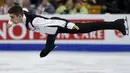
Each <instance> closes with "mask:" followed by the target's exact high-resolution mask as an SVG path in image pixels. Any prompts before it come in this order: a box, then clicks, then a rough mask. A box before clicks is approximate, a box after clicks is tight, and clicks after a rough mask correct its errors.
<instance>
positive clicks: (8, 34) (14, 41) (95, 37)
mask: <svg viewBox="0 0 130 73" xmlns="http://www.w3.org/2000/svg"><path fill="white" fill-rule="evenodd" d="M52 16H58V17H62V18H65V19H68V20H70V21H73V22H103V21H114V20H116V19H119V18H124V17H126V16H127V17H128V20H129V22H130V15H126V14H125V15H111V14H105V15H46V17H52ZM8 20H9V17H8V16H7V15H0V50H9V51H14V50H16V51H17V50H18V51H19V50H22V51H23V50H24V51H30V50H31V51H32V50H41V49H43V48H44V47H45V43H46V38H47V35H46V34H39V33H36V32H33V31H28V30H27V29H26V27H25V26H24V24H21V25H13V26H12V27H11V28H10V29H7V28H6V25H7V22H8ZM55 43H56V45H57V46H58V47H57V48H56V49H55V50H64V51H106V52H108V51H110V52H115V51H116V52H117V51H130V35H129V36H122V34H121V33H120V32H118V31H117V30H98V31H94V32H91V33H84V34H62V33H61V34H58V36H57V40H56V41H55Z"/></svg>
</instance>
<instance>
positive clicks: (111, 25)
mask: <svg viewBox="0 0 130 73" xmlns="http://www.w3.org/2000/svg"><path fill="white" fill-rule="evenodd" d="M75 24H76V25H77V26H78V27H79V28H80V30H68V29H65V28H59V29H58V32H59V33H89V32H92V31H96V30H115V29H116V30H119V31H120V32H122V34H123V35H126V30H125V25H124V19H118V20H116V21H113V22H92V23H75Z"/></svg>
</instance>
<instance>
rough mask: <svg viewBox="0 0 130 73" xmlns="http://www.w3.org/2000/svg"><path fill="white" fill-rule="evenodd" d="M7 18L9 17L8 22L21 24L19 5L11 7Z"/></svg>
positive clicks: (21, 13) (21, 17) (21, 10)
mask: <svg viewBox="0 0 130 73" xmlns="http://www.w3.org/2000/svg"><path fill="white" fill-rule="evenodd" d="M8 13H9V16H10V20H11V21H12V22H13V23H15V24H18V23H21V22H23V14H24V13H23V9H22V8H21V7H20V6H19V5H15V6H12V7H11V8H10V9H9V10H8Z"/></svg>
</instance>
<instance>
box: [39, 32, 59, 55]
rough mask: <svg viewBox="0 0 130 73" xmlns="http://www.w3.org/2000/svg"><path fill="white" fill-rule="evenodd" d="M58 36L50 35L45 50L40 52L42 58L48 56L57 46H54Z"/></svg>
mask: <svg viewBox="0 0 130 73" xmlns="http://www.w3.org/2000/svg"><path fill="white" fill-rule="evenodd" d="M56 36H57V34H55V35H48V38H47V41H46V46H45V48H44V49H43V50H42V51H41V52H40V57H45V56H47V55H48V54H49V53H50V52H51V51H52V50H53V49H54V48H55V47H56V46H55V44H54V42H55V39H56Z"/></svg>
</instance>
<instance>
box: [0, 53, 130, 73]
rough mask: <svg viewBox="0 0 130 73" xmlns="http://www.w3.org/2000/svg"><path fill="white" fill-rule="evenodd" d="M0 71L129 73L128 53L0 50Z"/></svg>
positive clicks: (19, 72)
mask: <svg viewBox="0 0 130 73" xmlns="http://www.w3.org/2000/svg"><path fill="white" fill-rule="evenodd" d="M0 73H130V53H100V52H99V53H90V52H54V51H53V52H51V53H50V54H49V55H48V56H47V57H45V58H40V57H39V51H33V52H5V51H4V52H0Z"/></svg>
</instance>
